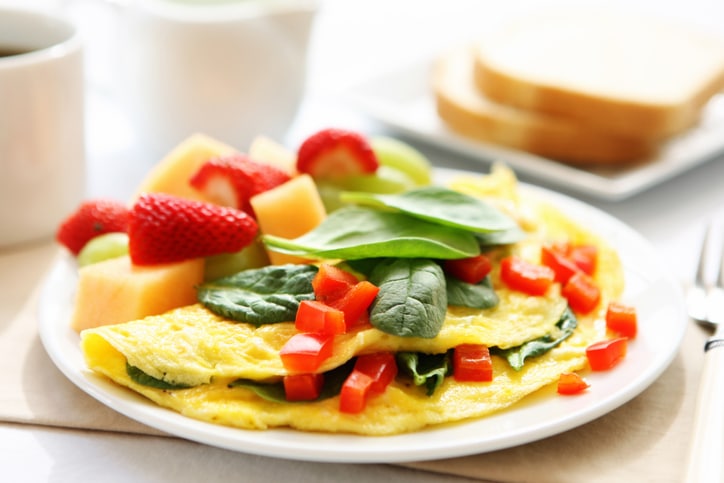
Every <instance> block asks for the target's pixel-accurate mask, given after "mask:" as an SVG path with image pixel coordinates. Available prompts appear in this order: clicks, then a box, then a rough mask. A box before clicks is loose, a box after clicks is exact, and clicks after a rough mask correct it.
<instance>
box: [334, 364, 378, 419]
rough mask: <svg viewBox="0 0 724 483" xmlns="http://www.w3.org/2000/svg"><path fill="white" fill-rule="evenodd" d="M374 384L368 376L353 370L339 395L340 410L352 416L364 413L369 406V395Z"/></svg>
mask: <svg viewBox="0 0 724 483" xmlns="http://www.w3.org/2000/svg"><path fill="white" fill-rule="evenodd" d="M373 382H374V381H373V379H372V378H371V377H370V376H368V375H367V374H365V373H363V372H360V371H358V370H356V369H353V370H352V372H351V373H350V374H349V376H347V379H346V380H345V381H344V384H342V390H341V391H340V393H339V410H340V411H341V412H343V413H350V414H357V413H360V412H362V410H364V408H365V406H366V405H367V394H368V393H369V391H370V388H371V387H372V384H373Z"/></svg>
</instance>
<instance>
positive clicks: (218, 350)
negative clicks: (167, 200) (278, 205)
mask: <svg viewBox="0 0 724 483" xmlns="http://www.w3.org/2000/svg"><path fill="white" fill-rule="evenodd" d="M505 174H506V173H502V175H501V174H500V173H499V174H498V176H499V178H500V179H499V181H500V180H507V181H506V182H498V183H497V184H496V183H493V184H491V182H490V178H489V177H481V178H480V182H479V183H477V184H476V179H464V180H460V181H458V182H457V184H456V183H453V185H452V186H453V187H456V189H460V190H461V191H465V192H468V193H473V194H476V195H478V196H484V197H489V196H495V197H497V199H498V200H499V205H500V206H501V208H502V209H504V210H505V211H507V212H508V213H509V214H510V215H512V216H514V217H516V219H517V220H518V222H519V224H520V225H521V226H523V227H524V228H525V229H526V233H527V236H526V239H525V240H524V241H522V242H519V243H516V244H515V245H512V246H505V247H504V248H501V249H500V253H499V254H498V255H499V256H503V255H504V254H509V253H511V252H515V253H517V254H518V255H520V256H522V257H527V258H531V259H534V260H537V259H538V257H539V253H540V247H541V244H542V243H543V242H544V241H546V240H555V239H563V238H565V239H568V240H571V241H572V242H574V243H584V242H585V243H593V244H596V245H597V246H598V248H599V254H598V266H597V271H596V274H595V279H596V281H597V283H598V285H599V287H600V288H601V291H602V300H601V303H600V304H599V306H598V308H597V309H596V310H594V311H593V312H592V313H590V314H587V315H586V316H583V317H582V316H579V317H578V325H577V327H576V329H575V331H574V332H573V334H572V335H571V336H570V337H568V338H567V339H566V340H564V341H563V342H562V343H561V344H559V345H558V346H556V347H555V348H553V349H552V350H550V351H548V352H546V353H545V354H543V355H540V356H537V357H534V358H531V359H529V360H528V361H526V363H525V365H524V366H523V367H522V368H521V369H519V370H516V369H514V368H512V367H511V366H510V365H509V363H508V362H507V361H506V360H505V359H504V358H502V357H500V356H498V355H493V357H492V358H493V366H494V367H493V374H494V377H493V380H492V381H491V382H482V383H480V382H476V383H467V382H466V383H461V382H457V381H455V380H454V378H452V377H446V378H445V379H444V382H443V383H442V385H441V386H440V387H439V388H438V389H437V390H436V391H434V393H433V394H432V395H428V394H426V392H425V391H424V390H421V388H420V387H418V386H415V385H414V384H412V383H411V382H410V381H409V380H407V379H405V378H400V377H398V378H397V379H396V380H395V381H393V382H392V383H391V384H390V386H389V387H388V388H387V390H386V391H385V392H384V393H383V394H381V395H377V396H375V397H372V398H370V399H369V401H368V403H367V406H366V409H365V410H364V411H363V412H362V413H360V414H346V413H343V412H340V411H339V409H338V406H339V400H338V399H339V398H338V397H337V396H335V397H330V398H327V399H323V400H320V401H315V402H295V403H289V402H283V401H272V400H269V399H267V398H264V397H262V396H260V395H259V394H258V393H257V392H255V391H253V390H252V389H250V388H249V387H247V386H245V385H235V384H231V383H232V382H234V381H236V380H238V379H244V380H252V381H260V382H266V381H275V380H279V379H280V378H281V377H282V376H284V375H285V374H287V372H286V370H285V368H284V366H283V365H282V362H281V359H280V357H279V350H280V348H281V347H282V346H283V345H284V343H285V342H286V341H287V340H288V339H289V338H290V337H291V336H292V335H294V334H295V333H297V331H296V329H295V327H294V324H293V323H291V322H282V323H276V324H267V325H262V326H256V325H251V324H247V323H240V322H233V321H230V320H226V319H224V318H223V317H220V316H218V315H215V314H214V313H212V312H210V311H209V310H207V309H206V308H205V307H203V306H202V305H200V304H196V305H191V306H188V307H182V308H179V309H176V310H172V311H170V312H168V313H165V314H163V315H158V316H151V317H147V318H145V319H142V320H137V321H132V322H128V323H124V324H119V325H111V326H102V327H98V328H94V329H89V330H85V331H83V332H82V334H81V339H82V342H81V346H82V350H83V353H84V356H85V358H86V361H87V364H88V366H89V367H90V369H92V370H93V371H96V372H98V373H100V374H103V375H105V376H107V377H108V378H110V379H112V380H113V381H115V382H116V383H118V384H120V385H122V386H126V387H128V388H130V389H132V390H134V391H136V392H138V393H140V394H142V395H144V396H145V397H147V398H148V399H150V400H152V401H154V402H155V403H157V404H159V405H160V406H163V407H167V408H170V409H173V410H175V411H178V412H179V413H181V414H184V415H186V416H188V417H191V418H195V419H199V420H203V421H208V422H213V423H218V424H223V425H229V426H234V427H239V428H245V429H266V428H271V427H292V428H297V429H300V430H306V431H324V432H349V433H358V434H365V435H388V434H397V433H403V432H408V431H413V430H417V429H420V428H423V427H426V426H429V425H435V424H441V423H446V422H454V421H461V420H465V419H470V418H479V417H482V416H485V415H487V414H490V413H492V412H495V411H499V410H502V409H504V408H507V407H510V406H511V405H513V404H515V403H516V402H518V401H520V400H521V399H523V398H524V397H525V396H527V395H529V394H531V393H533V392H535V391H537V390H538V389H540V388H542V387H544V386H546V385H548V384H551V383H553V382H555V381H557V379H558V377H559V375H560V374H561V373H563V372H570V371H576V370H580V369H583V368H585V367H586V355H585V349H586V347H587V346H588V345H590V344H591V343H592V342H594V341H596V340H600V339H602V338H604V336H605V330H606V329H605V324H600V323H597V321H600V320H601V319H602V317H603V311H604V310H605V306H606V305H607V302H608V301H610V300H613V299H616V298H618V297H619V296H620V294H621V293H622V290H623V270H622V267H621V264H620V262H619V259H618V257H617V255H616V253H615V252H614V251H613V250H612V249H611V248H610V247H609V246H607V245H606V244H605V243H604V242H603V241H602V240H600V239H599V238H597V237H594V236H593V235H591V234H590V233H589V232H588V231H587V230H586V229H584V228H583V227H580V226H578V225H577V224H576V223H574V222H572V221H571V220H569V219H568V218H566V217H565V216H563V215H562V214H561V213H560V212H559V211H558V210H556V209H555V208H553V207H550V206H547V205H545V204H541V203H539V202H528V201H526V200H525V199H523V198H521V197H520V196H519V194H518V192H517V190H515V189H514V186H509V184H511V183H513V181H511V180H510V179H509V178H507V177H505ZM501 176H502V177H501ZM501 195H502V196H501ZM501 200H502V201H501ZM491 280H492V283H493V286H494V287H495V289H496V294H497V295H498V297H499V303H498V304H497V306H496V307H494V308H491V309H482V310H481V309H472V308H464V307H449V308H448V311H447V315H446V319H445V322H444V324H443V327H442V329H441V331H440V333H439V334H438V336H437V337H435V338H431V339H423V338H415V337H398V336H394V335H391V334H388V333H384V332H381V331H379V330H378V329H375V328H364V329H358V330H356V331H353V332H351V333H347V334H343V335H339V336H337V338H336V339H335V346H334V347H335V348H334V355H333V356H332V357H331V358H330V359H328V360H327V361H326V362H325V363H324V365H323V366H322V367H321V368H320V371H329V370H331V369H334V368H336V367H339V366H342V365H343V364H345V363H346V362H348V361H349V360H350V359H352V358H353V357H354V356H356V355H359V354H365V353H374V352H379V351H392V352H400V351H412V352H422V353H429V354H438V353H444V352H446V351H448V350H449V349H451V348H453V347H455V346H457V345H459V344H462V343H467V342H472V343H482V344H485V345H487V346H489V347H496V348H499V349H507V348H511V347H516V346H519V345H521V344H523V343H524V342H527V341H530V340H533V339H536V338H539V337H542V336H545V335H546V334H550V333H552V332H555V330H556V324H557V323H558V321H559V320H560V318H561V314H562V313H563V312H564V311H565V310H566V307H567V302H566V300H565V299H564V298H563V297H562V296H561V294H560V290H559V286H558V285H557V284H556V285H554V286H553V287H552V288H551V289H550V290H549V291H548V293H547V294H546V295H545V296H541V297H531V296H527V295H525V294H522V293H520V292H516V291H512V290H508V289H507V288H506V287H505V286H504V285H503V284H502V283H501V282H500V280H499V276H498V273H497V271H496V270H494V271H493V273H492V274H491ZM129 366H132V367H134V368H137V369H139V370H140V371H142V372H143V373H144V374H146V375H148V376H150V377H152V378H155V379H157V380H163V381H166V382H169V383H171V384H174V385H176V386H188V387H186V388H174V389H168V388H157V387H151V386H149V385H146V384H141V383H139V382H138V381H137V379H134V378H132V377H131V376H130V375H129V372H128V367H129Z"/></svg>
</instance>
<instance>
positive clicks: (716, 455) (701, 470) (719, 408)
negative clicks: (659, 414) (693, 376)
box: [685, 334, 724, 483]
mask: <svg viewBox="0 0 724 483" xmlns="http://www.w3.org/2000/svg"><path fill="white" fill-rule="evenodd" d="M718 335H719V334H717V336H718ZM704 350H705V353H704V367H703V369H702V373H701V380H700V383H699V393H698V396H697V406H696V411H695V413H694V431H693V433H692V438H693V439H692V443H691V447H690V453H689V463H688V468H687V473H686V480H685V481H686V482H688V483H694V482H696V483H703V482H717V483H719V482H721V481H724V480H722V476H723V473H722V455H723V454H724V338H721V337H713V338H711V339H709V340H708V341H707V343H706V346H705V349H704Z"/></svg>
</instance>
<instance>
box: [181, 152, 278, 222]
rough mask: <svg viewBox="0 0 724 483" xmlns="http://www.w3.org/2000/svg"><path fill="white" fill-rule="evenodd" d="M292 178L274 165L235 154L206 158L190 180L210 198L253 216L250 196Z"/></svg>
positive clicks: (219, 203)
mask: <svg viewBox="0 0 724 483" xmlns="http://www.w3.org/2000/svg"><path fill="white" fill-rule="evenodd" d="M289 179H290V177H289V174H287V173H285V172H284V171H282V170H280V169H278V168H276V167H274V166H271V165H268V164H262V163H258V162H256V161H253V160H252V159H251V158H249V157H248V156H247V155H245V154H232V155H229V156H222V157H218V158H212V159H210V160H208V161H206V162H205V163H204V164H203V165H201V167H200V168H199V170H198V171H197V172H196V173H195V174H194V175H193V176H192V177H191V179H190V180H189V183H191V186H193V187H194V188H196V189H197V190H199V191H200V192H202V193H203V194H204V196H205V197H206V198H207V199H208V200H209V201H211V202H213V203H216V204H218V205H222V206H230V207H232V208H236V209H239V210H242V211H245V212H246V213H248V214H250V215H252V216H254V210H253V209H252V207H251V204H250V203H249V199H250V198H251V197H252V196H254V195H256V194H259V193H261V192H263V191H266V190H269V189H272V188H274V187H276V186H278V185H280V184H282V183H285V182H287V181H289Z"/></svg>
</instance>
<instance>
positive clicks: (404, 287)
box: [369, 258, 447, 338]
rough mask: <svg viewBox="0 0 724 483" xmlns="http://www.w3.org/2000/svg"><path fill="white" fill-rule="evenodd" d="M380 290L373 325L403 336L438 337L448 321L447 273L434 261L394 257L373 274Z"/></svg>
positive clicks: (371, 275) (372, 313)
mask: <svg viewBox="0 0 724 483" xmlns="http://www.w3.org/2000/svg"><path fill="white" fill-rule="evenodd" d="M369 281H370V282H372V283H373V284H375V285H377V286H378V287H379V289H380V291H379V293H378V294H377V298H376V299H375V301H374V302H373V303H372V307H371V310H370V323H371V324H372V325H373V326H374V327H376V328H377V329H379V330H381V331H383V332H387V333H389V334H392V335H396V336H400V337H424V338H433V337H435V336H437V334H438V333H439V332H440V329H441V328H442V324H443V322H444V321H445V313H446V311H447V292H446V289H445V274H444V273H443V271H442V268H441V267H440V265H438V264H437V263H435V262H433V261H432V260H427V259H421V258H390V259H385V260H383V261H381V262H380V263H378V264H377V266H375V268H374V269H373V270H372V273H370V276H369Z"/></svg>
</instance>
